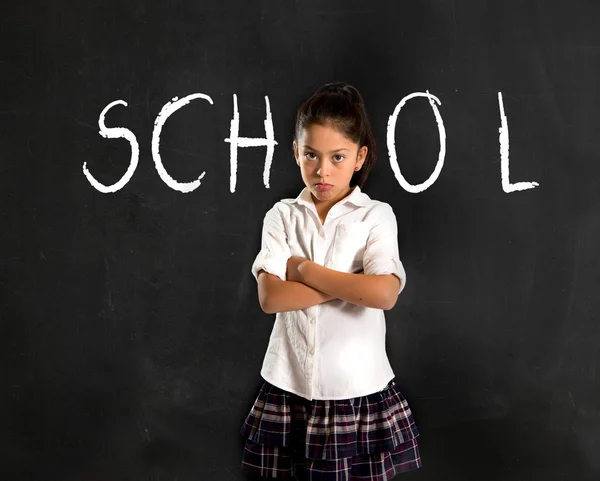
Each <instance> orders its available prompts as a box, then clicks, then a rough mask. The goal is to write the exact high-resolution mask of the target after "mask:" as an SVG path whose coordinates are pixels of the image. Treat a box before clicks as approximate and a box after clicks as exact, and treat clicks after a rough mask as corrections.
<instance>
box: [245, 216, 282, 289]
mask: <svg viewBox="0 0 600 481" xmlns="http://www.w3.org/2000/svg"><path fill="white" fill-rule="evenodd" d="M290 257H291V251H290V248H289V246H288V243H287V235H286V232H285V227H284V224H283V219H282V217H281V211H280V210H279V207H278V204H275V205H274V206H273V207H272V208H271V209H270V210H269V211H268V212H267V213H266V214H265V218H264V221H263V228H262V238H261V247H260V252H259V253H258V255H257V256H256V259H255V260H254V263H253V264H252V275H253V276H254V277H255V278H256V280H258V273H259V272H260V271H261V270H264V271H265V272H268V273H269V274H273V275H275V276H277V277H279V278H280V279H281V280H282V281H285V280H286V275H285V274H286V270H287V261H288V259H289V258H290Z"/></svg>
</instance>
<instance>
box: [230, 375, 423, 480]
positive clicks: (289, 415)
mask: <svg viewBox="0 0 600 481" xmlns="http://www.w3.org/2000/svg"><path fill="white" fill-rule="evenodd" d="M240 433H241V434H242V436H243V437H244V438H246V443H245V446H244V452H243V457H242V469H244V470H245V471H249V472H253V473H257V474H259V475H261V476H265V477H269V478H280V479H285V478H292V477H294V476H295V477H296V479H298V480H309V481H315V480H326V481H358V480H366V481H367V480H368V481H387V480H389V479H391V478H393V477H394V476H395V475H397V474H399V473H403V472H407V471H412V470H414V469H417V468H420V467H421V458H420V455H419V447H418V444H417V439H416V438H417V436H418V435H419V430H418V429H417V426H416V424H415V421H414V419H413V415H412V412H411V410H410V407H409V406H408V403H407V402H406V399H405V398H404V396H403V395H402V393H401V392H400V391H399V390H398V389H397V387H396V382H395V380H392V381H390V382H389V384H388V385H387V386H386V387H385V388H384V389H383V390H381V391H379V392H376V393H373V394H369V395H367V396H362V397H356V398H351V399H343V400H336V401H330V400H312V401H309V400H307V399H305V398H302V397H300V396H297V395H295V394H293V393H290V392H287V391H284V390H282V389H279V388H278V387H275V386H273V385H272V384H270V383H268V382H267V381H264V382H263V384H262V386H261V388H260V390H259V393H258V396H257V398H256V400H255V401H254V405H253V406H252V409H251V410H250V413H249V414H248V417H247V418H246V420H245V421H244V424H243V425H242V428H241V430H240Z"/></svg>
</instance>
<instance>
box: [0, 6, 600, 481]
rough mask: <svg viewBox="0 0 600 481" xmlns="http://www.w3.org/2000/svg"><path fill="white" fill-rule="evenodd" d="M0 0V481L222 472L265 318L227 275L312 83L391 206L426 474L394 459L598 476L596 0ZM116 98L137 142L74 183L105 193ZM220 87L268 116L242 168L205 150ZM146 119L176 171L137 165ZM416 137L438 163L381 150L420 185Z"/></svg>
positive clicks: (243, 283)
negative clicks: (335, 91) (354, 92)
mask: <svg viewBox="0 0 600 481" xmlns="http://www.w3.org/2000/svg"><path fill="white" fill-rule="evenodd" d="M1 12H2V13H1V16H0V20H1V28H0V32H1V36H2V37H1V38H2V41H1V42H0V49H1V56H0V62H1V68H2V81H1V88H0V99H1V102H0V146H1V148H0V155H1V160H0V195H1V203H0V206H1V208H0V214H1V215H0V219H1V235H0V252H1V257H0V286H1V296H0V301H1V303H0V306H1V310H0V315H1V324H0V325H1V328H2V331H1V336H0V339H2V341H1V343H2V344H1V346H2V349H1V352H2V366H3V370H2V371H3V376H2V380H3V382H2V387H1V389H0V393H1V395H2V402H1V404H0V414H1V426H2V428H1V432H2V436H1V437H0V439H1V440H2V445H1V449H0V452H1V453H2V458H3V459H2V462H1V463H0V471H1V473H0V478H1V479H6V480H77V481H84V480H85V481H91V480H108V479H123V480H141V479H150V480H155V481H158V480H166V479H169V480H179V481H184V480H197V479H202V480H205V479H207V480H214V481H221V480H244V479H247V477H246V476H245V475H244V473H243V472H242V471H241V470H240V467H239V465H240V456H241V450H242V444H243V440H242V439H241V437H240V436H239V433H238V430H239V427H240V426H241V423H242V422H243V419H244V417H245V415H246V414H247V411H248V410H249V408H250V406H251V404H252V402H253V400H254V397H255V395H256V392H257V389H258V387H259V385H260V382H261V379H260V376H259V371H260V366H261V363H262V358H263V355H264V351H265V348H266V345H267V341H268V336H269V334H270V330H271V326H272V322H273V319H274V317H273V316H270V315H267V314H264V313H263V312H262V311H261V310H260V307H259V304H258V299H257V294H256V282H255V280H254V278H253V277H252V275H251V273H250V266H251V263H252V261H253V259H254V256H255V255H256V254H257V252H258V249H259V243H260V229H261V223H262V219H263V216H264V214H265V212H266V211H267V210H268V209H269V208H270V207H271V206H272V205H273V204H274V203H275V202H276V201H277V200H279V199H281V198H286V197H295V196H296V195H297V194H298V192H299V191H300V189H301V188H302V186H303V185H302V181H301V178H300V175H299V172H298V170H297V166H296V165H295V163H294V160H293V157H292V148H291V142H292V134H293V122H294V115H295V111H296V109H297V108H298V106H299V105H300V103H301V102H302V101H303V100H304V99H305V98H306V97H307V96H309V95H310V94H311V93H312V92H313V91H314V90H315V89H316V88H317V87H319V86H320V85H322V84H324V83H326V82H330V81H334V80H343V81H346V82H349V83H351V84H353V85H355V86H356V87H357V88H358V89H359V90H360V91H361V93H362V94H363V96H364V98H365V102H366V105H367V108H368V110H369V113H370V116H371V119H372V122H373V128H374V131H375V134H376V137H377V140H378V150H379V159H378V163H377V166H376V167H375V169H374V171H373V173H372V175H371V177H370V179H369V181H368V182H367V184H366V185H365V189H364V190H365V192H367V193H368V194H369V195H371V196H372V197H374V198H377V199H379V200H383V201H385V202H388V203H389V204H390V205H392V207H393V209H394V211H395V213H396V216H397V218H398V227H399V239H398V240H399V246H400V253H401V259H402V261H403V263H404V266H405V268H406V271H407V285H406V289H405V290H404V291H403V292H402V294H401V295H400V297H399V300H398V303H397V305H396V306H395V307H394V309H393V310H391V311H390V312H388V313H387V322H388V332H387V346H388V354H389V357H390V360H391V363H392V366H393V368H394V370H395V372H396V375H397V381H398V383H399V386H400V387H401V390H402V392H403V393H404V395H405V396H406V397H407V398H408V400H409V402H410V404H411V407H412V409H413V411H414V414H415V419H416V421H417V423H418V425H419V428H420V431H421V436H420V438H419V443H420V446H421V455H422V459H423V465H424V466H423V468H422V469H421V470H419V471H418V472H416V473H412V474H409V475H406V476H409V477H411V478H412V479H415V480H417V479H419V480H439V479H444V480H477V481H480V480H486V481H492V480H498V481H512V480H515V481H517V480H519V481H521V480H528V481H542V480H544V481H551V480H569V481H572V480H573V481H587V480H597V479H600V382H599V379H600V373H599V372H598V371H600V367H599V363H600V348H599V346H600V324H599V323H598V312H599V310H598V308H599V307H600V306H599V303H600V301H599V296H598V289H599V287H600V275H599V274H598V272H599V270H600V251H599V250H598V247H597V246H598V245H600V187H599V184H598V178H599V177H600V162H599V160H600V159H599V153H600V147H599V145H600V144H599V143H598V133H599V132H600V120H599V113H600V103H599V101H600V97H599V93H598V92H599V91H600V90H599V89H598V78H599V77H600V33H599V32H600V30H599V29H598V25H597V24H598V18H599V16H600V4H598V3H594V2H578V1H570V2H566V1H545V2H542V1H505V2H494V1H488V0H478V1H458V0H438V1H434V0H427V1H419V2H406V1H391V0H388V1H385V2H379V1H371V2H358V1H349V0H346V1H333V0H327V1H323V0H319V1H316V0H312V1H294V2H275V1H266V0H264V1H249V2H232V1H227V0H220V1H202V2H198V1H191V0H178V1H169V2H161V1H158V0H151V1H147V2H141V1H125V2H116V1H107V2H98V1H90V0H82V1H79V2H67V1H64V0H55V1H53V2H41V1H29V2H17V1H6V2H4V3H3V5H2V9H1ZM196 94H202V95H203V96H204V97H202V96H196V97H193V98H192V97H190V96H194V95H196ZM412 94H418V95H415V96H412V97H410V96H411V95H412ZM427 94H429V95H430V96H434V97H435V99H437V100H438V101H439V103H438V102H436V101H435V100H432V97H427ZM407 97H408V98H407ZM174 99H176V100H174ZM182 99H187V100H189V103H187V104H186V105H183V103H181V102H182ZM209 99H210V101H209ZM403 99H405V103H404V104H403V106H402V108H401V109H399V111H398V112H397V114H398V115H397V117H395V120H394V122H393V123H391V119H390V117H391V116H393V114H394V111H395V109H396V108H397V107H398V106H399V104H400V103H401V101H402V100H403ZM187 100H186V101H187ZM117 101H121V102H120V103H116V104H114V105H113V106H112V107H110V109H108V110H107V111H106V113H105V116H104V122H105V125H106V129H114V128H121V129H128V131H129V132H131V135H130V138H133V137H132V136H135V139H136V142H137V144H138V145H139V157H138V163H137V167H135V171H133V170H132V172H133V173H132V175H131V176H130V177H129V179H128V180H127V182H123V185H122V186H120V188H119V189H116V190H114V191H113V192H101V191H100V190H98V188H96V187H95V186H94V185H93V184H92V183H91V182H90V181H89V180H88V177H87V176H86V174H85V172H84V165H85V168H86V169H87V170H88V172H89V173H90V174H91V175H92V176H93V177H94V178H95V179H96V180H97V181H98V182H99V183H101V184H103V185H105V186H110V185H113V184H115V183H117V182H118V181H119V180H120V179H122V177H123V176H124V175H125V174H126V172H127V171H128V169H130V168H131V163H130V162H131V156H132V153H131V152H132V150H131V146H130V142H129V141H128V140H127V139H126V138H123V137H122V136H121V137H118V136H117V137H114V138H110V136H109V135H108V134H107V132H104V133H105V134H106V135H104V136H103V135H101V131H102V129H101V128H100V127H99V125H98V122H99V119H100V117H101V113H102V112H103V111H104V110H105V109H106V108H107V106H109V105H110V104H111V103H113V102H117ZM178 101H179V102H180V103H181V108H179V109H178V110H176V111H173V113H172V115H170V116H165V117H160V114H161V112H163V114H164V115H166V114H165V112H166V111H165V110H163V109H165V108H167V109H168V108H169V105H170V106H171V107H173V106H174V105H175V104H176V102H178ZM234 101H235V102H236V103H237V108H238V113H239V131H238V134H239V137H241V138H248V139H252V138H254V139H267V133H266V132H265V120H266V118H267V110H268V111H269V112H270V114H271V121H272V125H273V138H272V140H273V141H274V142H276V144H274V143H271V144H269V145H271V146H272V148H273V157H272V163H271V165H270V167H269V168H268V169H267V171H268V172H267V173H268V179H267V177H266V176H265V159H266V157H267V154H266V153H267V146H266V145H267V144H268V142H267V140H268V139H267V140H263V141H260V140H259V141H256V142H258V143H260V142H263V144H264V145H262V146H255V147H244V148H242V147H240V148H236V149H234V150H235V151H236V153H237V166H236V168H235V169H233V170H232V167H231V165H232V162H231V142H227V141H226V140H225V139H231V132H232V130H231V122H232V119H233V118H234ZM169 102H170V104H169ZM267 104H268V107H267ZM165 106H167V107H165ZM434 106H435V109H437V110H438V112H439V117H440V119H441V122H442V123H439V122H438V120H436V115H435V109H434ZM157 118H159V120H161V118H162V119H163V120H165V121H164V125H161V127H160V129H159V130H160V132H159V135H158V141H159V142H155V143H156V144H157V145H158V148H159V155H160V158H161V165H162V166H163V168H164V172H165V173H167V174H168V176H169V177H170V178H171V179H173V180H174V181H175V182H176V183H178V184H174V183H171V185H169V183H168V182H166V181H165V180H164V179H165V178H166V177H165V176H164V175H162V176H161V174H160V173H159V170H160V169H159V168H157V163H156V156H155V155H153V139H154V141H156V140H157V135H156V132H157V127H156V124H155V122H157ZM159 123H160V122H159ZM392 124H393V125H392ZM390 125H392V127H393V128H391V129H390V128H389V127H390ZM442 125H443V132H444V135H443V136H441V134H440V132H441V127H440V126H442ZM390 130H391V137H392V138H393V141H394V151H393V152H392V151H391V150H390V148H389V142H388V137H389V131H390ZM110 132H112V133H113V134H119V135H121V134H123V133H124V132H125V131H124V130H120V131H116V132H115V131H110ZM127 135H129V134H127ZM442 145H443V146H444V152H443V164H442V166H441V170H439V175H437V177H436V178H435V181H434V182H432V183H431V184H430V185H429V186H428V187H427V188H424V189H422V190H421V191H419V192H411V191H409V190H407V189H406V188H405V187H403V185H402V184H401V182H400V180H399V177H398V175H397V173H396V172H395V171H394V168H393V164H394V162H391V160H390V159H391V157H392V155H395V156H396V159H397V165H398V169H396V170H397V171H398V172H400V174H401V176H402V178H403V179H404V180H405V181H406V184H408V185H410V186H417V185H420V184H423V183H424V182H426V181H427V179H429V178H430V176H431V175H432V172H434V169H435V168H436V165H438V163H439V162H440V158H441V154H440V152H441V150H442V149H441V147H442ZM157 151H158V150H157ZM509 167H510V170H508V168H509ZM233 171H235V174H236V177H235V182H233V181H232V172H233ZM200 177H201V179H200V180H199V185H197V184H194V185H196V188H194V189H193V190H190V191H188V192H183V191H181V190H178V189H177V188H174V187H173V186H177V185H179V186H180V184H186V185H188V183H191V182H193V181H195V180H197V179H199V178H200ZM267 180H268V184H269V185H268V187H266V185H265V184H266V183H267ZM521 182H523V183H526V184H519V183H521ZM515 185H517V186H519V185H520V186H523V187H524V188H523V189H522V190H518V189H517V190H513V189H514V186H515ZM190 188H191V187H190Z"/></svg>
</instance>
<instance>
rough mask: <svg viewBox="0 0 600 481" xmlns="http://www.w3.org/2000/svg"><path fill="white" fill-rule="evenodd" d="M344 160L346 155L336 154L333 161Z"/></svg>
mask: <svg viewBox="0 0 600 481" xmlns="http://www.w3.org/2000/svg"><path fill="white" fill-rule="evenodd" d="M342 160H344V156H343V155H342V154H335V155H334V156H333V161H334V162H341V161H342Z"/></svg>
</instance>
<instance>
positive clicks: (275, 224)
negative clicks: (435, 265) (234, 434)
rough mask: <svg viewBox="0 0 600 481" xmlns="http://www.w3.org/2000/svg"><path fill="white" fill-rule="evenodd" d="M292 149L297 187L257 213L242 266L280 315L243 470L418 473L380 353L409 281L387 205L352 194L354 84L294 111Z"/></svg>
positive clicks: (358, 103)
mask: <svg viewBox="0 0 600 481" xmlns="http://www.w3.org/2000/svg"><path fill="white" fill-rule="evenodd" d="M293 147H294V156H295V158H296V163H297V164H298V166H299V167H300V173H301V175H302V180H303V181H304V184H305V185H306V187H305V188H304V189H303V190H302V192H301V193H300V195H299V196H298V197H297V198H295V199H283V200H281V201H280V202H277V203H276V204H275V205H274V206H273V208H272V209H271V210H269V211H268V212H267V214H266V215H265V219H264V224H263V232H262V246H261V250H260V252H259V254H258V256H257V257H256V260H255V261H254V264H253V265H252V273H253V274H254V276H255V277H256V279H257V282H258V297H259V301H260V305H261V307H262V309H263V310H264V311H265V312H267V313H277V315H276V318H275V324H274V326H273V331H272V333H271V337H270V340H269V345H268V348H267V352H266V355H265V358H264V362H263V366H262V370H261V376H262V377H263V379H264V382H263V385H262V386H261V388H260V390H259V393H258V397H257V398H256V401H255V402H254V405H253V406H252V409H251V410H250V413H249V415H248V417H247V418H246V420H245V422H244V424H243V426H242V428H241V434H242V435H243V436H244V437H245V438H246V444H245V447H244V453H243V459H242V468H243V469H245V470H246V471H250V472H253V473H257V474H259V475H261V476H266V477H270V478H292V477H295V479H298V480H316V479H319V480H321V479H323V480H330V481H350V480H359V479H360V480H369V481H384V480H389V479H391V478H392V477H394V476H395V475H396V474H398V473H402V472H406V471H410V470H413V469H417V468H419V467H421V459H420V456H419V448H418V445H417V440H416V438H417V436H418V435H419V431H418V429H417V426H416V425H415V422H414V419H413V416H412V413H411V410H410V408H409V406H408V404H407V402H406V399H405V398H404V396H403V395H402V394H401V393H400V391H399V390H398V387H397V386H396V384H395V379H394V373H393V371H392V368H391V366H390V363H389V361H388V357H387V354H386V351H385V317H384V312H383V311H384V310H389V309H391V308H392V307H393V306H394V305H395V303H396V299H397V297H398V294H399V293H400V292H401V291H402V289H403V288H404V285H405V283H406V275H405V272H404V267H403V265H402V262H401V261H400V258H399V255H398V241H397V225H396V218H395V216H394V213H393V211H392V208H391V207H390V206H389V204H386V203H384V202H379V201H376V200H373V199H371V198H370V197H369V196H368V195H366V194H365V193H363V192H362V191H361V187H362V186H363V184H364V182H365V180H366V179H367V177H368V175H369V172H370V170H371V168H372V167H373V164H374V163H375V139H374V137H373V134H372V132H371V126H370V124H369V120H368V118H367V114H366V111H365V106H364V103H363V99H362V97H361V95H360V94H359V92H358V91H357V90H356V89H355V88H354V87H352V86H350V85H347V84H344V83H334V84H328V85H325V86H324V87H322V88H320V89H319V90H317V92H315V94H313V96H312V97H310V98H309V99H308V100H307V101H306V102H305V103H304V104H303V105H302V106H301V107H300V109H299V111H298V115H297V118H296V129H295V135H294V143H293Z"/></svg>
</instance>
